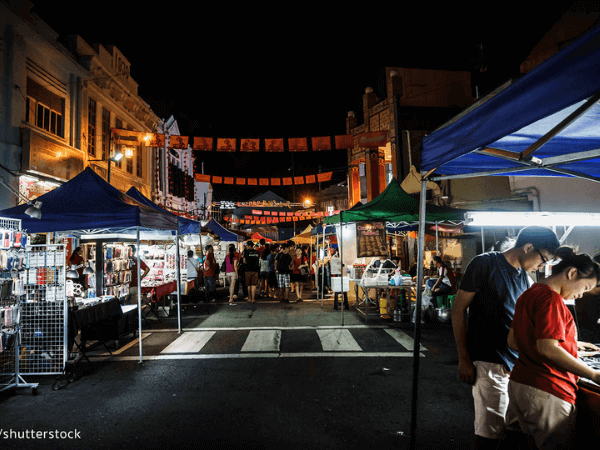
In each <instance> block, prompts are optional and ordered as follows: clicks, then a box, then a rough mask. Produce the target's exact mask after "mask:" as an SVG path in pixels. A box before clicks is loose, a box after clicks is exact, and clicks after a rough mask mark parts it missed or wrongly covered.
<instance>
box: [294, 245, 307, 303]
mask: <svg viewBox="0 0 600 450" xmlns="http://www.w3.org/2000/svg"><path fill="white" fill-rule="evenodd" d="M292 263H293V269H292V276H291V277H290V279H291V282H292V283H294V289H295V290H296V297H297V299H296V301H297V302H301V301H302V291H303V290H304V282H305V281H306V275H302V272H301V269H302V267H308V258H307V257H306V256H305V255H304V252H303V251H302V249H301V248H300V247H298V248H297V249H296V256H295V257H294V258H293V261H292Z"/></svg>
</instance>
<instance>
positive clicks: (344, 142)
mask: <svg viewBox="0 0 600 450" xmlns="http://www.w3.org/2000/svg"><path fill="white" fill-rule="evenodd" d="M335 148H336V149H341V148H354V136H352V135H351V134H345V135H343V136H336V137H335Z"/></svg>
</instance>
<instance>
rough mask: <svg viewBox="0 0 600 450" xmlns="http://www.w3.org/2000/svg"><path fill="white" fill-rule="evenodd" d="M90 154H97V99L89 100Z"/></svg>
mask: <svg viewBox="0 0 600 450" xmlns="http://www.w3.org/2000/svg"><path fill="white" fill-rule="evenodd" d="M88 155H90V156H96V100H94V99H92V98H90V99H89V100H88Z"/></svg>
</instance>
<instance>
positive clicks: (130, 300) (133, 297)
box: [126, 245, 150, 305]
mask: <svg viewBox="0 0 600 450" xmlns="http://www.w3.org/2000/svg"><path fill="white" fill-rule="evenodd" d="M129 248H130V249H131V252H130V253H131V256H130V258H131V259H130V261H133V262H130V270H131V281H130V282H129V295H128V296H127V300H126V304H130V305H132V304H135V303H137V297H138V277H137V257H136V256H135V245H130V246H129ZM148 272H150V268H149V267H148V266H147V265H146V263H145V262H144V261H143V260H142V259H141V258H140V281H142V280H143V279H144V277H145V276H146V275H148Z"/></svg>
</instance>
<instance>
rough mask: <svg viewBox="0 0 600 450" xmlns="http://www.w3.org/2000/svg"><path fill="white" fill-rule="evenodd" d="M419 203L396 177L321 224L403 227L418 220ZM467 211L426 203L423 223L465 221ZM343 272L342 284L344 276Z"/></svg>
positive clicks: (341, 251)
mask: <svg viewBox="0 0 600 450" xmlns="http://www.w3.org/2000/svg"><path fill="white" fill-rule="evenodd" d="M419 211H420V202H419V200H417V199H415V198H413V197H412V196H411V195H409V194H407V193H406V191H405V190H404V189H402V187H401V186H400V184H399V183H398V180H397V179H396V178H393V179H392V181H390V183H389V184H388V186H387V187H386V188H385V190H384V191H383V192H382V193H381V194H379V195H378V196H377V197H375V198H374V199H373V200H371V201H370V202H368V203H366V204H364V205H362V206H357V205H355V206H354V207H352V208H351V209H349V210H347V211H341V212H340V213H339V214H336V215H335V216H330V217H325V218H324V219H323V223H324V224H336V223H339V224H340V227H341V225H342V224H344V223H349V222H386V227H390V226H392V227H402V226H406V225H409V224H415V223H418V222H419ZM466 212H467V211H465V210H462V209H456V208H448V207H444V206H437V205H429V207H428V209H427V215H426V217H425V221H426V222H431V223H436V224H437V223H440V222H443V223H451V224H458V223H461V222H463V221H464V215H465V213H466ZM342 241H343V239H339V241H338V248H339V250H340V258H342V260H343V250H342ZM343 272H344V271H342V285H343V278H344V273H343ZM343 311H344V308H342V325H343V324H344V315H343Z"/></svg>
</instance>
